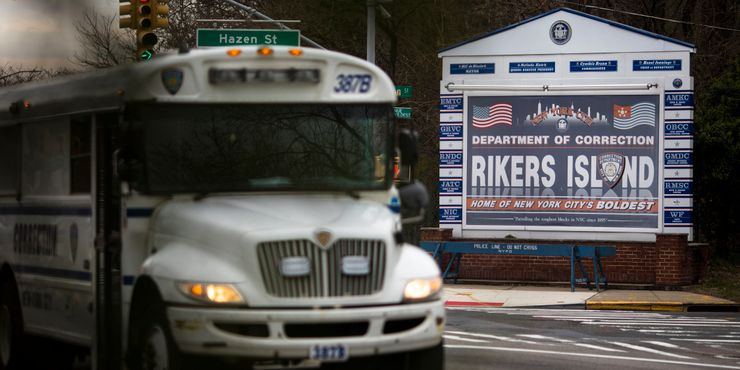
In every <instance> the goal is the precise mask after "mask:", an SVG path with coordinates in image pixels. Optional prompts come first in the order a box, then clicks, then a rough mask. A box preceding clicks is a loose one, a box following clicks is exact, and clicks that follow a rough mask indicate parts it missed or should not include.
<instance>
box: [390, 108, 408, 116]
mask: <svg viewBox="0 0 740 370" xmlns="http://www.w3.org/2000/svg"><path fill="white" fill-rule="evenodd" d="M393 113H395V115H396V118H399V119H411V108H407V107H393Z"/></svg>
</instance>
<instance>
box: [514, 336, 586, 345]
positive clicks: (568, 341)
mask: <svg viewBox="0 0 740 370" xmlns="http://www.w3.org/2000/svg"><path fill="white" fill-rule="evenodd" d="M516 336H517V337H525V338H531V339H544V340H551V341H553V342H559V343H573V341H572V340H567V339H560V338H555V337H546V336H544V335H539V334H517V335H516Z"/></svg>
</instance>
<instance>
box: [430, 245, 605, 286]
mask: <svg viewBox="0 0 740 370" xmlns="http://www.w3.org/2000/svg"><path fill="white" fill-rule="evenodd" d="M420 246H421V248H422V249H424V250H425V251H427V252H430V253H432V254H433V257H434V259H435V260H436V261H437V263H438V264H440V268H442V256H443V253H451V254H452V257H451V258H450V260H449V262H448V263H447V266H446V267H445V268H444V272H443V274H442V278H443V279H448V278H454V281H455V282H457V277H458V276H459V275H460V259H461V258H462V256H463V255H464V254H498V255H528V256H553V257H570V291H571V292H573V291H575V286H576V283H577V282H578V283H583V282H584V281H585V283H586V286H587V287H588V289H592V288H591V281H590V279H589V278H588V274H587V273H586V269H585V268H584V267H583V264H582V263H581V258H591V259H593V266H594V285H595V286H596V290H597V291H599V290H600V286H602V285H603V287H604V289H606V287H607V280H606V275H605V274H604V268H603V266H602V265H601V257H611V256H615V255H616V254H617V248H616V247H614V246H611V245H576V244H530V243H488V242H452V241H422V242H421V243H420ZM453 265H454V266H455V271H454V272H453V271H451V269H452V266H453ZM576 266H577V267H578V269H579V271H580V272H581V275H582V276H583V278H581V279H576V270H575V269H576Z"/></svg>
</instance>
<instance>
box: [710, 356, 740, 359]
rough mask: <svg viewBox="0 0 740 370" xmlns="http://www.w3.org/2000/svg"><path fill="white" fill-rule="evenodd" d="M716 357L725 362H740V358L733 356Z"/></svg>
mask: <svg viewBox="0 0 740 370" xmlns="http://www.w3.org/2000/svg"><path fill="white" fill-rule="evenodd" d="M714 357H716V358H721V359H723V360H739V359H740V358H737V357H733V356H722V355H716V356H714Z"/></svg>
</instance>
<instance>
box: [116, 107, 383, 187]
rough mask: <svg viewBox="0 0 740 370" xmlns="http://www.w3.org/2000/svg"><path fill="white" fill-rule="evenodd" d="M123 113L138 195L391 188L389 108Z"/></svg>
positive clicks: (174, 109) (151, 109) (138, 109)
mask: <svg viewBox="0 0 740 370" xmlns="http://www.w3.org/2000/svg"><path fill="white" fill-rule="evenodd" d="M128 112H129V113H130V114H129V115H128V122H129V123H130V125H131V126H130V127H129V130H128V134H127V137H128V139H127V145H128V146H129V147H130V148H129V149H130V151H131V152H132V153H133V158H134V159H135V161H137V162H138V163H139V166H140V168H141V169H143V171H141V172H142V173H141V175H142V177H141V180H142V181H140V184H139V186H138V189H137V190H141V191H144V192H150V193H185V192H188V193H189V192H195V193H211V192H238V191H250V190H372V189H387V188H388V186H390V175H391V173H390V171H389V158H390V157H391V155H392V152H391V150H392V146H391V144H392V143H391V140H390V139H391V132H390V131H391V126H390V125H391V122H392V117H393V116H392V114H393V113H392V110H391V106H390V105H388V104H376V105H364V104H357V105H348V104H342V105H331V104H321V105H318V104H275V105H264V104H262V105H245V104H140V105H136V106H133V107H131V108H129V111H128ZM132 135H133V138H132Z"/></svg>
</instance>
